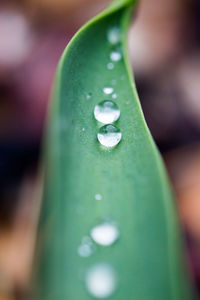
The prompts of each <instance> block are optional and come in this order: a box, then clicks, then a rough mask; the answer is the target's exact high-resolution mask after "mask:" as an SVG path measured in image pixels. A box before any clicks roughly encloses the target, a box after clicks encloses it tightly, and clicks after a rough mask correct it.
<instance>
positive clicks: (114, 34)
mask: <svg viewBox="0 0 200 300" xmlns="http://www.w3.org/2000/svg"><path fill="white" fill-rule="evenodd" d="M107 37H108V41H109V42H110V43H111V44H112V45H116V44H118V43H120V41H121V30H120V28H119V27H117V26H115V27H112V28H110V29H109V30H108V33H107Z"/></svg>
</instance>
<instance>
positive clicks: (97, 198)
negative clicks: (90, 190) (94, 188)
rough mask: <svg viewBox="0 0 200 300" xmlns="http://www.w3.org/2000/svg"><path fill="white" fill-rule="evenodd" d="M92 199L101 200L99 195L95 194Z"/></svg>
mask: <svg viewBox="0 0 200 300" xmlns="http://www.w3.org/2000/svg"><path fill="white" fill-rule="evenodd" d="M94 198H95V200H102V196H101V194H96V195H95V196H94Z"/></svg>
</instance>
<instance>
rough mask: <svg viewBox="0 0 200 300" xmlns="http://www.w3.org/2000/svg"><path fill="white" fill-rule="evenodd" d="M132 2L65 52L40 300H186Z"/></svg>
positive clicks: (54, 115)
mask: <svg viewBox="0 0 200 300" xmlns="http://www.w3.org/2000/svg"><path fill="white" fill-rule="evenodd" d="M133 7H134V8H135V1H132V0H118V1H115V2H113V4H111V5H110V6H109V8H108V9H106V10H105V11H104V12H103V13H101V14H100V15H98V16H97V17H95V18H94V19H93V20H91V21H90V22H88V23H87V24H86V25H85V26H84V27H83V28H82V29H80V30H79V32H78V33H77V34H76V35H75V37H74V38H73V39H72V41H71V42H70V43H69V45H68V46H67V48H66V50H65V52H64V54H63V56H62V58H61V61H60V63H59V67H58V70H57V74H56V79H55V86H54V91H53V99H52V100H53V101H52V107H51V109H50V117H49V120H48V128H47V134H46V142H45V150H44V164H45V171H46V180H45V190H44V199H43V203H42V208H41V218H40V225H39V238H38V249H37V255H36V268H35V274H34V284H33V299H34V300H39V299H41V300H47V299H48V300H53V299H56V300H62V299H63V300H64V299H70V300H71V299H73V300H79V299H81V300H84V299H93V298H101V299H104V298H109V299H116V300H122V299H127V300H129V299H135V300H147V299H148V300H161V299H162V300H189V299H192V298H193V295H192V290H191V288H190V283H189V280H188V278H187V272H186V270H185V266H184V260H183V255H182V241H181V234H180V231H179V224H178V221H177V216H176V212H175V208H174V203H173V196H172V193H171V189H170V186H169V183H168V179H167V176H166V173H165V170H164V167H163V163H162V161H161V158H160V155H159V153H158V151H157V148H156V146H155V144H154V142H153V140H152V137H151V135H150V132H149V130H148V128H147V125H146V123H145V120H144V117H143V114H142V110H141V106H140V103H139V100H138V96H137V92H136V88H135V84H134V81H133V78H132V74H131V69H130V66H129V60H128V57H127V47H126V37H127V29H128V26H129V21H130V16H131V13H132V10H133Z"/></svg>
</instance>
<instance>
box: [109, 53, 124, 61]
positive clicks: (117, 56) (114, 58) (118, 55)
mask: <svg viewBox="0 0 200 300" xmlns="http://www.w3.org/2000/svg"><path fill="white" fill-rule="evenodd" d="M121 58H122V54H121V52H119V51H112V52H111V53H110V59H111V60H112V61H119V60H121Z"/></svg>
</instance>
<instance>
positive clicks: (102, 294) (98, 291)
mask: <svg viewBox="0 0 200 300" xmlns="http://www.w3.org/2000/svg"><path fill="white" fill-rule="evenodd" d="M116 282H117V280H116V274H115V272H114V270H113V268H112V267H111V266H110V265H108V264H105V263H104V264H97V265H94V266H92V267H91V268H90V269H89V271H88V272H87V275H86V286H87V289H88V292H89V293H90V294H91V295H92V296H94V297H96V298H99V299H105V298H107V297H109V296H111V295H112V294H113V293H114V291H115V289H116Z"/></svg>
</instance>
